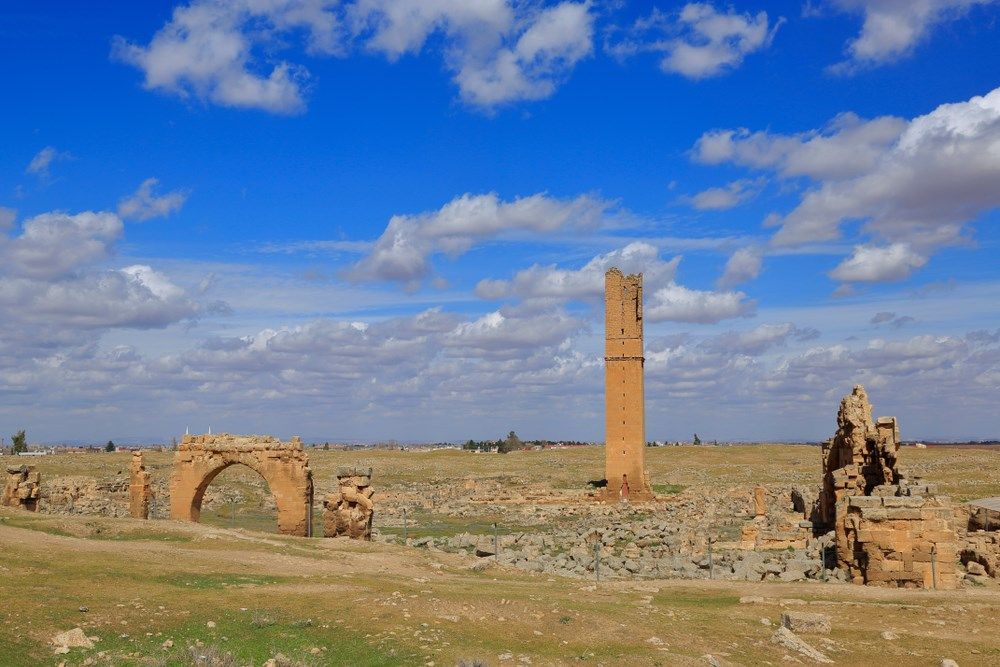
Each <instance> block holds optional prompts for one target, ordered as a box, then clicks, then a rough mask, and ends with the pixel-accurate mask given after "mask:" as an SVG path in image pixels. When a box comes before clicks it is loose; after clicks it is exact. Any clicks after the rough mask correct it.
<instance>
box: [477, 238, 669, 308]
mask: <svg viewBox="0 0 1000 667" xmlns="http://www.w3.org/2000/svg"><path fill="white" fill-rule="evenodd" d="M680 259H681V258H680V257H679V256H677V257H674V258H673V259H670V260H668V261H663V260H661V259H660V256H659V251H658V250H657V249H656V247H655V246H652V245H650V244H649V243H644V242H641V241H637V242H634V243H630V244H628V245H627V246H625V247H624V248H621V249H619V250H613V251H611V252H609V253H606V254H603V255H598V256H597V257H594V258H593V259H591V260H590V261H589V262H587V263H586V264H585V265H584V266H582V267H581V268H579V269H561V268H558V267H557V266H556V265H554V264H551V265H547V266H541V265H538V264H536V265H534V266H532V267H529V268H527V269H523V270H521V271H518V272H517V273H516V274H515V275H514V278H513V279H511V280H509V281H507V280H491V279H486V280H481V281H480V282H479V284H478V285H476V295H477V296H479V297H480V298H483V299H499V298H504V297H507V296H517V297H520V298H522V299H560V300H562V299H596V298H600V297H601V296H602V295H603V294H604V274H605V272H607V270H608V269H609V268H611V267H612V266H616V267H618V268H619V269H621V270H622V271H624V272H625V273H642V274H643V281H644V283H645V284H646V285H658V284H661V283H664V282H673V280H674V276H675V275H676V273H677V265H678V263H679V262H680Z"/></svg>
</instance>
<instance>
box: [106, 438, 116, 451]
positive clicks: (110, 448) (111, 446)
mask: <svg viewBox="0 0 1000 667" xmlns="http://www.w3.org/2000/svg"><path fill="white" fill-rule="evenodd" d="M104 451H106V452H113V451H115V443H113V442H111V441H110V440H108V444H106V445H104Z"/></svg>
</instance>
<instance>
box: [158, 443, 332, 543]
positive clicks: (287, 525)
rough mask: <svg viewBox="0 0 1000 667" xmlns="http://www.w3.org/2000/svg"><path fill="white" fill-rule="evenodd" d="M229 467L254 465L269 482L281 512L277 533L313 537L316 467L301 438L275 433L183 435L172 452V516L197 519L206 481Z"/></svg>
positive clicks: (191, 519) (209, 481)
mask: <svg viewBox="0 0 1000 667" xmlns="http://www.w3.org/2000/svg"><path fill="white" fill-rule="evenodd" d="M231 465H245V466H247V467H249V468H252V469H253V470H255V471H257V472H258V473H259V474H260V476H261V477H263V478H264V481H266V482H267V485H268V487H269V488H270V490H271V493H272V494H273V495H274V502H275V505H276V506H277V510H278V531H279V532H281V533H283V534H285V535H299V536H302V537H305V536H307V535H309V531H310V527H311V512H310V509H311V504H312V493H313V484H312V471H311V470H310V469H309V457H308V456H306V452H305V449H303V447H302V441H301V440H300V439H299V438H298V437H297V436H296V437H293V438H292V440H291V442H281V441H279V440H278V439H277V438H274V437H272V436H243V435H230V434H228V433H218V434H209V435H185V436H184V439H183V440H182V441H181V444H180V445H179V446H178V448H177V453H176V454H175V456H174V471H173V475H172V476H171V480H170V516H171V518H173V519H178V520H181V521H197V520H198V518H199V516H200V515H201V503H202V500H203V499H204V496H205V490H206V489H207V488H208V485H209V484H211V482H212V480H213V479H215V477H216V475H218V474H219V473H220V472H222V471H223V470H224V469H226V468H228V467H229V466H231Z"/></svg>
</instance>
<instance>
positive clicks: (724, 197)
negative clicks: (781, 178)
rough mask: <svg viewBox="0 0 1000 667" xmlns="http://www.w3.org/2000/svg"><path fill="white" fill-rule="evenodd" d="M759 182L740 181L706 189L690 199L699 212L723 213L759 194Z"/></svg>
mask: <svg viewBox="0 0 1000 667" xmlns="http://www.w3.org/2000/svg"><path fill="white" fill-rule="evenodd" d="M760 186H761V181H759V180H756V181H754V180H749V179H741V180H738V181H732V182H731V183H729V184H728V185H726V186H724V187H721V188H708V189H707V190H702V191H701V192H699V193H698V194H696V195H694V196H693V197H691V200H690V201H691V205H692V206H694V207H695V208H696V209H698V210H699V211H725V210H728V209H731V208H734V207H736V206H739V205H740V204H742V203H744V202H746V201H750V200H751V199H753V198H754V197H756V196H757V194H758V193H759V192H760Z"/></svg>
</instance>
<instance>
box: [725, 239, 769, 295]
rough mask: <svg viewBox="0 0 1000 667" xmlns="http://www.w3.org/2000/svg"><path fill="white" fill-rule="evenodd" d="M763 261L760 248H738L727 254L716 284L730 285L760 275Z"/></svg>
mask: <svg viewBox="0 0 1000 667" xmlns="http://www.w3.org/2000/svg"><path fill="white" fill-rule="evenodd" d="M763 261H764V253H763V251H762V250H761V249H760V248H758V247H756V246H750V247H747V248H740V249H739V250H737V251H736V252H734V253H733V254H732V255H730V256H729V259H728V260H727V261H726V267H725V268H724V269H723V270H722V275H721V276H720V277H719V279H718V280H717V281H716V286H717V287H732V286H734V285H739V284H740V283H745V282H747V281H749V280H753V279H754V278H756V277H757V276H759V275H760V269H761V265H762V264H763Z"/></svg>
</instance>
